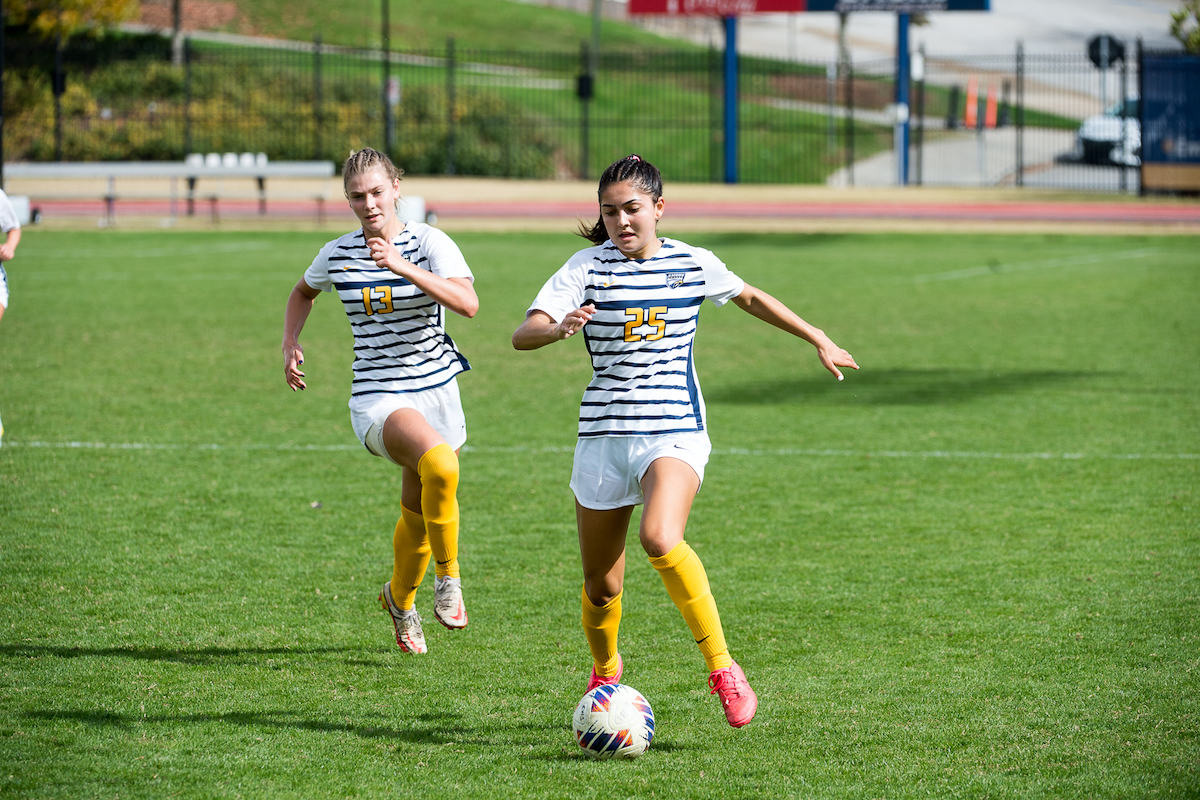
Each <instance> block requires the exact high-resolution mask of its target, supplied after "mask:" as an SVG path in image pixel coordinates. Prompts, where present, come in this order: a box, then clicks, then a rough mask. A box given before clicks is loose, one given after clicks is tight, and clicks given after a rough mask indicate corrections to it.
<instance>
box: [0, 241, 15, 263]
mask: <svg viewBox="0 0 1200 800" xmlns="http://www.w3.org/2000/svg"><path fill="white" fill-rule="evenodd" d="M16 254H17V248H15V247H13V246H12V245H10V244H0V261H12V259H13V256H15V255H16Z"/></svg>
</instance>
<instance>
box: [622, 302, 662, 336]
mask: <svg viewBox="0 0 1200 800" xmlns="http://www.w3.org/2000/svg"><path fill="white" fill-rule="evenodd" d="M666 313H667V307H666V306H652V307H651V308H627V309H625V320H626V322H625V341H627V342H640V341H642V340H643V339H645V340H646V341H647V342H653V341H654V340H655V339H661V338H663V336H664V335H666V332H667V321H666V320H665V319H659V318H658V315H659V314H666ZM643 325H649V326H650V327H651V328H654V332H653V333H651V334H649V335H646V336H643V335H642V334H640V333H634V331H635V330H637V329H638V328H640V327H642V326H643Z"/></svg>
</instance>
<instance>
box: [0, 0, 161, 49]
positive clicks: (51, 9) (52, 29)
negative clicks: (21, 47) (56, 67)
mask: <svg viewBox="0 0 1200 800" xmlns="http://www.w3.org/2000/svg"><path fill="white" fill-rule="evenodd" d="M3 2H4V11H5V13H6V14H7V16H8V21H9V22H11V23H13V24H16V25H28V26H29V29H30V30H31V31H32V32H34V33H36V34H37V35H38V36H40V37H42V38H43V39H46V40H49V41H58V40H62V41H65V40H67V39H69V38H70V37H71V36H73V35H75V34H77V33H91V34H93V35H99V34H101V33H102V32H103V31H104V30H105V29H106V28H110V27H112V26H113V25H116V24H117V23H118V22H121V21H123V20H126V19H129V18H130V17H132V16H133V15H134V14H135V13H136V12H137V9H138V0H3Z"/></svg>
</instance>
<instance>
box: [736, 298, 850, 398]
mask: <svg viewBox="0 0 1200 800" xmlns="http://www.w3.org/2000/svg"><path fill="white" fill-rule="evenodd" d="M733 302H734V303H736V304H737V306H738V307H739V308H741V309H742V310H743V311H745V312H746V313H747V314H750V315H751V316H754V317H758V318H759V319H761V320H762V321H763V322H769V323H771V324H772V325H774V326H775V327H776V328H779V329H780V330H783V331H787V332H788V333H790V334H792V335H794V336H799V337H800V338H801V339H803V340H804V341H806V342H808V343H809V344H811V345H812V346H813V347H816V348H817V357H818V358H820V359H821V363H822V364H824V365H825V369H827V370H829V371H830V372H831V373H833V374H834V375H836V376H837V379H838V380H839V381H840V380H842V378H843V377H844V376H843V375H842V371H841V370H840V369H838V367H847V368H849V369H858V364H856V363H855V362H854V356H852V355H850V354H849V353H847V352H846V351H845V350H843V349H842V348H840V347H838V346H837V345H836V344H834V343H833V340H832V339H830V338H829V337H828V336H826V335H825V331H823V330H821V329H820V328H817V327H815V326H813V325H809V324H808V323H807V322H805V321H804V320H802V319H800V317H799V316H798V315H797V314H796V312H794V311H792V310H791V309H790V308H788V307H787V306H786V305H784V304H783V303H781V302H780V301H779V300H776V299H775V298H774V297H772V296H771V295H769V294H767V293H766V292H764V291H763V290H762V289H756V288H754V287H753V286H751V285H750V284H748V283H747V284H746V287H745V288H744V289H742V293H741V294H739V295H738V296H737V297H735V298H733Z"/></svg>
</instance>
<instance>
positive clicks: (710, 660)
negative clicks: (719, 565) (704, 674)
mask: <svg viewBox="0 0 1200 800" xmlns="http://www.w3.org/2000/svg"><path fill="white" fill-rule="evenodd" d="M650 563H651V564H652V565H653V566H654V568H655V569H656V570H658V574H659V575H660V576H661V577H662V580H663V583H664V584H665V585H666V587H667V594H669V595H670V596H671V600H672V601H673V602H674V603H675V606H676V607H677V608H678V609H679V611H680V613H681V614H683V619H684V621H685V622H687V625H688V628H690V629H691V631H692V636H693V638H695V640H696V644H697V645H699V647H700V653H701V654H702V655H703V656H704V663H705V664H707V665H708V671H709V672H712V671H714V670H718V669H725V668H726V667H728V666H729V665H730V664H732V663H733V659H732V658H730V657H729V647H728V646H727V645H726V644H725V630H724V629H723V628H722V627H721V615H720V614H718V613H717V601H716V600H715V599H714V598H713V596H712V591H711V590H710V589H709V587H708V575H707V574H706V573H705V572H704V564H702V563H700V556H698V555H696V551H694V550H692V548H691V547H689V546H688V543H687V542H680V543H679V544H677V545H675V547H674V548H673V549H672V550H671V552H669V553H667V554H666V555H664V556H651V557H650Z"/></svg>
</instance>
